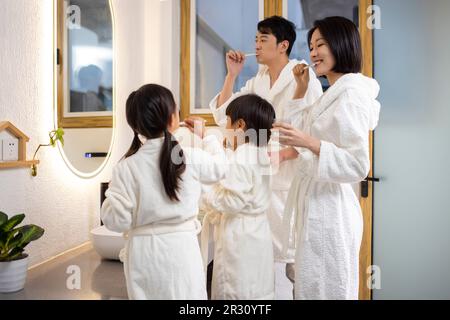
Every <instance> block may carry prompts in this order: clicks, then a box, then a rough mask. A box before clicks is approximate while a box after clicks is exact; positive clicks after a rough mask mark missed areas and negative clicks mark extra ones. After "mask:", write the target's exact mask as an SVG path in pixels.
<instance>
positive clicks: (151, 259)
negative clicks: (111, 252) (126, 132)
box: [101, 136, 226, 300]
mask: <svg viewBox="0 0 450 320" xmlns="http://www.w3.org/2000/svg"><path fill="white" fill-rule="evenodd" d="M163 141H164V138H158V139H151V140H148V141H146V142H145V144H144V145H143V146H142V147H141V149H139V151H138V152H137V153H136V154H134V155H133V156H131V157H129V158H127V159H125V160H122V161H121V162H119V163H118V164H117V166H116V167H115V168H114V170H113V175H112V180H111V182H110V185H109V189H108V190H107V191H106V197H107V198H106V200H105V201H104V203H103V206H102V210H101V218H102V220H103V223H104V224H105V225H106V227H107V228H108V229H110V230H113V231H116V232H126V233H127V234H128V241H127V245H126V247H125V261H124V271H125V278H126V283H127V290H128V297H129V298H130V299H183V300H184V299H207V293H206V284H205V272H204V269H203V263H202V257H201V252H200V247H199V243H198V237H197V234H198V233H199V232H200V224H199V221H198V220H197V214H198V202H199V199H200V195H201V183H214V182H217V181H219V180H220V179H222V178H223V177H224V174H225V171H226V166H225V165H224V164H225V163H226V158H225V152H224V150H223V147H222V145H221V144H220V143H219V141H218V140H217V138H215V137H213V136H208V137H206V138H205V139H204V140H203V144H204V150H205V151H203V150H201V149H190V148H183V150H184V153H185V155H186V161H187V165H186V170H185V172H184V173H183V174H182V180H181V181H180V190H179V192H178V197H179V199H180V201H179V202H174V201H171V200H170V199H169V198H168V196H167V195H166V193H165V191H164V186H163V182H162V179H161V172H160V169H159V157H160V151H161V146H162V144H163ZM206 151H208V152H206Z"/></svg>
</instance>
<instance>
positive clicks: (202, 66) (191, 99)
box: [181, 0, 264, 124]
mask: <svg viewBox="0 0 450 320" xmlns="http://www.w3.org/2000/svg"><path fill="white" fill-rule="evenodd" d="M263 7H264V1H261V0H230V1H223V0H186V1H181V15H182V17H181V21H182V23H181V30H182V32H181V37H182V40H181V41H182V44H181V49H182V57H181V104H182V117H185V116H187V115H189V114H197V115H201V116H203V117H205V118H206V119H207V120H208V123H209V124H213V120H212V115H211V114H210V110H209V107H208V105H209V102H210V101H211V99H212V98H213V97H214V96H215V95H216V94H217V93H219V92H220V90H221V89H222V86H223V81H224V79H225V76H226V73H227V67H226V63H225V54H226V52H227V51H228V50H241V51H244V52H246V53H252V52H254V51H255V34H256V28H257V24H258V21H259V20H260V18H261V10H264V8H263ZM187 64H188V65H187ZM257 71H258V64H257V62H256V59H255V57H248V58H247V62H246V64H245V67H244V69H243V71H242V72H241V74H240V76H239V77H238V79H237V81H236V83H235V88H234V90H235V91H236V90H239V89H240V88H241V87H242V86H244V85H245V83H246V81H247V80H249V79H250V78H251V77H253V76H254V75H255V74H256V73H257Z"/></svg>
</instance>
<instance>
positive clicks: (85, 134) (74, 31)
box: [56, 0, 114, 175]
mask: <svg viewBox="0 0 450 320" xmlns="http://www.w3.org/2000/svg"><path fill="white" fill-rule="evenodd" d="M56 8H57V10H56V21H57V59H56V65H57V70H58V72H57V87H58V99H57V101H58V108H57V113H58V126H59V127H62V128H64V131H65V145H64V147H63V152H64V157H65V160H66V162H68V164H69V167H71V168H72V169H73V170H74V171H75V172H76V173H79V174H81V175H89V174H93V173H95V172H96V171H97V170H98V169H99V168H101V166H102V165H103V164H104V163H105V160H106V159H107V157H108V155H109V149H110V145H111V140H112V136H113V126H112V124H113V119H112V117H113V111H114V99H113V96H114V85H113V84H114V81H113V65H114V54H113V14H112V10H111V4H110V1H109V0H56Z"/></svg>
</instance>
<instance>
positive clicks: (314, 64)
mask: <svg viewBox="0 0 450 320" xmlns="http://www.w3.org/2000/svg"><path fill="white" fill-rule="evenodd" d="M316 65H317V63H313V64H310V65H308V66H306V67H304V68H303V71H305V70H306V69H308V68H314V67H315V66H316Z"/></svg>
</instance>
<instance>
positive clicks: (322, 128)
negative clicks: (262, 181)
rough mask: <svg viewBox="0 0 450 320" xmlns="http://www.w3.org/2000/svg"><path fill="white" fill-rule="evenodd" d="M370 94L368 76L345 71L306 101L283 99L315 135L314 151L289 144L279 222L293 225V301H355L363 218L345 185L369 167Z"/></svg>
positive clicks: (373, 89)
mask: <svg viewBox="0 0 450 320" xmlns="http://www.w3.org/2000/svg"><path fill="white" fill-rule="evenodd" d="M378 92H379V86H378V83H377V82H376V81H375V80H373V79H370V78H367V77H365V76H363V75H361V74H347V75H344V76H342V77H341V78H340V79H339V80H338V81H337V82H336V83H335V84H334V85H333V86H331V87H330V88H329V89H328V91H327V92H325V93H324V95H323V96H322V97H321V98H320V99H319V101H317V102H316V103H315V104H313V105H312V106H310V107H308V106H307V104H306V102H305V100H303V99H300V100H297V101H293V102H292V103H291V110H290V114H291V116H292V117H297V119H298V120H299V122H298V123H297V124H296V125H297V126H298V127H300V129H302V130H303V131H304V132H306V133H308V134H311V135H312V136H313V137H316V138H318V139H320V140H321V147H320V156H317V155H314V154H313V153H312V152H311V151H310V150H308V149H303V148H297V150H298V151H299V153H300V155H299V162H298V165H299V166H298V169H297V176H296V177H295V178H294V181H293V182H292V186H291V189H290V191H289V197H288V201H287V204H286V211H285V216H284V221H283V223H284V225H285V226H289V225H291V221H290V219H291V217H293V218H294V220H295V222H294V224H295V225H296V229H295V234H296V236H295V237H293V238H294V239H295V238H296V239H297V240H296V243H297V246H296V260H295V298H296V299H358V280H359V272H358V265H359V249H360V245H361V240H362V232H363V219H362V213H361V207H360V204H359V199H358V196H357V195H356V194H355V192H354V190H353V188H352V183H357V182H360V181H362V180H364V179H365V178H366V177H367V174H368V173H369V170H370V158H369V130H373V129H374V128H375V127H376V125H377V122H378V116H379V110H380V104H379V103H378V102H377V101H376V100H375V99H376V97H377V95H378ZM292 213H294V214H293V215H292ZM288 240H289V239H288V237H285V238H284V246H283V248H285V249H287V248H288V246H287V242H288Z"/></svg>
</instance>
